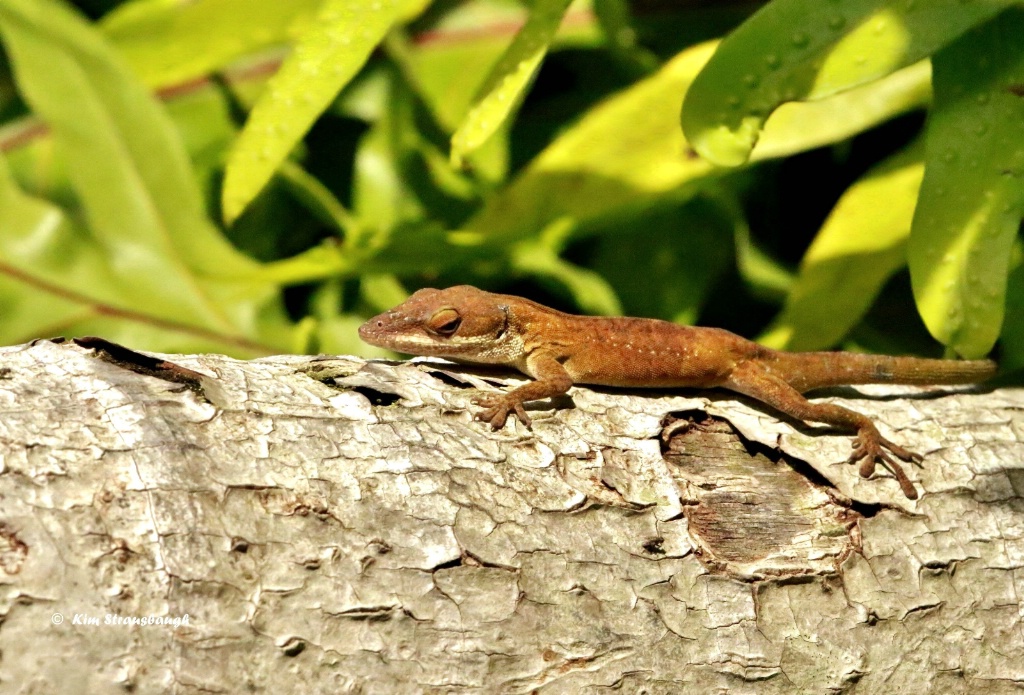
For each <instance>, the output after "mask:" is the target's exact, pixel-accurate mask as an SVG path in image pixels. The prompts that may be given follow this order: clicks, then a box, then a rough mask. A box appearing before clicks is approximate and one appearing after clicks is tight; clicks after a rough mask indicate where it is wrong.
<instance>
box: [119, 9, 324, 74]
mask: <svg viewBox="0 0 1024 695" xmlns="http://www.w3.org/2000/svg"><path fill="white" fill-rule="evenodd" d="M321 2H322V0H287V1H286V2H282V1H281V0H202V1H201V2H184V3H183V2H178V1H177V0H174V1H172V2H168V0H135V1H134V2H127V3H125V4H123V5H120V6H119V7H117V8H115V9H114V10H113V11H111V12H110V13H109V14H108V15H106V16H105V17H104V18H103V20H102V21H101V22H100V28H101V29H102V31H103V33H104V34H105V35H106V36H107V38H108V39H110V41H111V43H113V44H114V46H116V47H117V49H118V50H119V51H120V52H121V53H122V54H123V55H124V57H125V59H126V60H127V61H128V63H129V64H130V65H131V67H132V69H133V70H134V71H135V74H136V75H138V76H139V77H140V78H141V79H142V81H143V82H145V83H146V84H147V85H149V86H150V87H163V86H167V85H171V84H175V83H180V82H186V81H188V80H193V79H196V78H198V77H203V76H205V75H208V74H209V73H211V72H214V71H216V70H219V69H221V68H223V67H224V66H225V65H227V64H228V63H229V62H230V61H232V60H234V59H235V58H238V57H240V56H243V55H246V54H247V53H252V52H254V51H257V50H260V49H263V48H266V47H269V46H274V45H277V44H281V43H284V42H285V41H287V40H288V39H289V38H290V36H291V35H292V34H293V32H294V27H295V26H296V25H299V26H306V25H308V23H309V21H310V19H311V18H312V15H313V13H314V12H315V10H316V8H317V7H318V6H319V5H320V3H321Z"/></svg>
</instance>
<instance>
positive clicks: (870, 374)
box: [773, 352, 996, 393]
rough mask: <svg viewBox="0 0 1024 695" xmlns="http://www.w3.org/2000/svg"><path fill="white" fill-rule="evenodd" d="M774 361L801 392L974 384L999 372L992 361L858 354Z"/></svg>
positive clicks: (789, 355)
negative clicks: (858, 386) (846, 387)
mask: <svg viewBox="0 0 1024 695" xmlns="http://www.w3.org/2000/svg"><path fill="white" fill-rule="evenodd" d="M773 357H774V360H773V361H774V362H775V363H776V364H777V365H778V367H779V368H780V369H781V374H784V375H789V376H788V377H786V381H787V382H789V384H790V385H791V386H792V387H793V388H795V389H796V390H797V391H800V392H801V393H802V392H804V391H810V390H811V389H817V388H827V387H829V386H844V385H853V384H921V385H926V384H935V385H946V384H974V383H977V382H979V381H985V380H986V379H988V378H990V377H991V376H993V375H994V374H995V373H996V363H995V362H993V361H992V360H933V359H925V358H922V357H890V356H888V355H864V354H861V353H856V352H776V353H775V354H774V355H773Z"/></svg>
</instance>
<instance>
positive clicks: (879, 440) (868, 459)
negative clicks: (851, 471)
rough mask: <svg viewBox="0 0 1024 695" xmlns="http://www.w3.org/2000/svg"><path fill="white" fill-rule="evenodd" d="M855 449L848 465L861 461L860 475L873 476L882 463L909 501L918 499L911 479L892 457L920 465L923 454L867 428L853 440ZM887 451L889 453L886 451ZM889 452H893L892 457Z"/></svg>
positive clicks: (864, 476) (848, 460)
mask: <svg viewBox="0 0 1024 695" xmlns="http://www.w3.org/2000/svg"><path fill="white" fill-rule="evenodd" d="M853 447H854V449H853V453H852V454H850V458H848V459H847V463H856V462H857V461H860V462H861V463H860V475H861V477H862V478H869V477H871V474H872V473H874V472H875V466H876V465H877V464H879V463H881V464H882V466H884V467H885V468H886V470H888V471H889V472H890V473H892V474H893V475H894V476H895V477H896V482H898V483H899V484H900V489H901V490H903V494H904V495H906V496H907V499H911V500H916V499H917V490H915V489H914V484H913V483H912V482H910V478H908V477H907V474H906V473H905V472H904V471H903V467H902V466H901V465H900V464H899V462H898V461H896V459H894V458H893V456H892V455H895V456H897V457H898V458H901V459H903V460H904V461H909V462H911V463H920V462H921V461H923V460H924V457H923V456H921V454H916V453H914V452H913V451H909V450H907V449H904V448H903V447H901V446H900V445H898V444H894V443H892V442H890V441H889V440H888V439H886V438H885V437H883V436H882V435H881V434H879V432H878V430H876V429H874V428H871V429H866V428H865V429H862V430H861V431H860V432H858V433H857V436H856V437H855V438H854V440H853ZM886 449H888V450H889V451H886ZM889 452H892V455H890V453H889ZM862 459H863V460H862Z"/></svg>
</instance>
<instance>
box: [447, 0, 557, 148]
mask: <svg viewBox="0 0 1024 695" xmlns="http://www.w3.org/2000/svg"><path fill="white" fill-rule="evenodd" d="M571 1H572V0H536V2H534V3H533V6H532V7H531V8H530V15H529V18H528V19H527V20H526V24H524V25H523V28H522V29H520V30H519V33H518V34H516V37H515V39H513V40H512V44H511V45H510V46H509V47H508V49H507V50H506V51H505V53H504V55H502V56H501V58H500V59H499V60H498V63H497V65H495V66H494V69H493V70H492V71H491V73H490V75H488V77H487V80H486V81H485V82H484V84H483V87H482V88H481V89H480V92H479V93H478V94H477V97H476V99H474V103H473V105H472V106H471V107H470V109H469V113H467V114H466V117H465V119H464V120H463V121H462V123H461V124H460V125H459V128H458V130H456V131H455V134H454V135H452V161H453V162H454V163H455V164H456V165H459V164H460V163H461V162H462V160H463V158H465V156H466V155H467V154H469V153H470V152H472V151H473V150H475V149H476V148H478V147H480V145H482V144H483V143H484V142H486V141H487V140H488V138H490V137H491V136H492V135H494V133H495V132H497V130H498V128H500V127H501V125H502V124H503V123H504V122H505V120H506V119H507V118H508V117H509V115H510V114H511V113H512V112H513V111H515V109H516V108H517V107H518V106H519V104H520V103H521V102H522V100H523V97H524V96H525V94H526V90H527V89H528V88H529V86H530V84H531V83H532V82H533V78H534V76H535V75H536V74H537V69H538V68H539V67H540V64H541V61H542V60H544V55H545V54H546V53H547V51H548V47H549V46H550V45H551V41H552V39H553V38H554V36H555V32H556V31H558V25H559V24H560V23H561V21H562V16H563V15H564V14H565V11H566V9H567V8H568V7H569V4H570V2H571Z"/></svg>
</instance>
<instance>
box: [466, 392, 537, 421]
mask: <svg viewBox="0 0 1024 695" xmlns="http://www.w3.org/2000/svg"><path fill="white" fill-rule="evenodd" d="M473 403H475V404H476V405H482V406H483V408H484V409H483V410H481V411H480V412H479V413H477V414H476V419H477V420H483V421H484V422H488V423H490V425H491V429H495V430H500V429H501V428H502V427H504V426H505V421H506V420H508V416H509V415H512V414H513V413H514V414H515V416H516V417H517V418H519V421H520V422H522V423H523V424H524V425H526V426H527V427H530V426H531V425H532V424H533V422H532V421H531V420H530V416H529V415H527V414H526V409H525V408H524V407H523V402H522V401H520V400H518V399H514V398H509V395H508V394H507V393H495V394H487V395H484V396H477V397H476V398H474V399H473Z"/></svg>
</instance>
